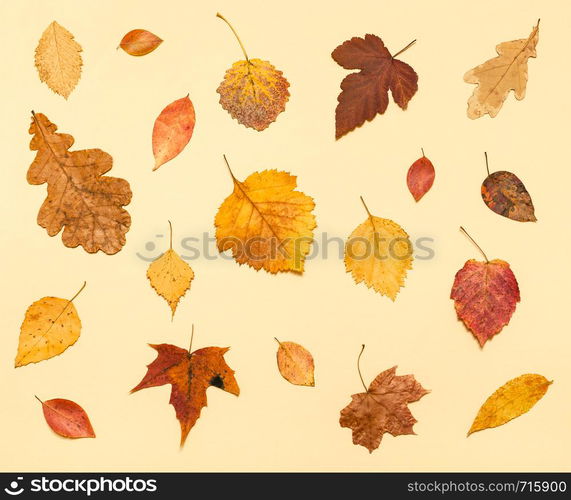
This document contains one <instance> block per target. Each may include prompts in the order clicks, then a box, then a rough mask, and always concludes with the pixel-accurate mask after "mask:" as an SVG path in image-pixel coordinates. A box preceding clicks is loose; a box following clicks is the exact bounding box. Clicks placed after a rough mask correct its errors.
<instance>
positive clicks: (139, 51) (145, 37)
mask: <svg viewBox="0 0 571 500" xmlns="http://www.w3.org/2000/svg"><path fill="white" fill-rule="evenodd" d="M161 43H163V41H162V40H161V39H160V38H159V37H158V36H157V35H155V34H154V33H151V32H150V31H147V30H140V29H137V30H132V31H129V33H127V34H126V35H125V36H124V37H123V39H122V40H121V43H120V44H119V47H121V48H122V49H123V50H124V51H125V52H127V54H129V55H132V56H145V55H147V54H149V53H150V52H152V51H153V50H155V49H156V48H157V47H158V46H159V45H160V44H161Z"/></svg>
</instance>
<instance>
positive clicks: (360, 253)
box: [345, 199, 413, 301]
mask: <svg viewBox="0 0 571 500" xmlns="http://www.w3.org/2000/svg"><path fill="white" fill-rule="evenodd" d="M361 200H362V199H361ZM364 203H365V202H364V201H363V204H364ZM365 209H366V210H367V215H368V217H367V220H365V222H363V223H362V224H360V225H359V226H357V228H356V229H355V230H354V231H353V232H352V233H351V235H350V236H349V238H348V239H347V242H346V243H345V269H346V270H347V272H348V273H349V272H350V273H351V274H352V276H353V279H354V280H355V283H361V282H363V283H365V285H367V287H368V288H373V289H374V290H375V291H376V292H379V293H380V294H381V295H386V296H387V297H389V298H390V299H391V300H393V301H394V300H395V299H396V296H397V294H398V292H399V290H400V288H401V287H402V286H403V285H404V280H405V278H406V274H407V271H408V270H409V269H411V268H412V260H413V257H412V243H411V241H410V239H409V237H408V234H407V233H406V231H405V230H404V229H403V228H402V227H400V226H399V225H398V224H397V223H396V222H393V221H392V220H390V219H383V218H381V217H375V216H373V215H371V213H370V212H369V210H368V209H367V207H366V205H365Z"/></svg>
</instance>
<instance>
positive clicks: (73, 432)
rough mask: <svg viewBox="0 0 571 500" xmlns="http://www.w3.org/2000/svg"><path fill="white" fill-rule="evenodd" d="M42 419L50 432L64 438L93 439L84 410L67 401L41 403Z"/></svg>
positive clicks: (52, 400)
mask: <svg viewBox="0 0 571 500" xmlns="http://www.w3.org/2000/svg"><path fill="white" fill-rule="evenodd" d="M36 399H37V400H38V401H39V402H40V403H42V409H43V411H44V418H45V419H46V422H47V424H48V425H49V426H50V428H51V429H52V431H54V432H55V433H56V434H59V435H60V436H62V437H65V438H71V439H78V438H94V437H95V432H94V431H93V427H92V426H91V422H90V421H89V417H88V416H87V413H85V410H84V409H83V408H82V407H81V406H79V405H78V404H77V403H74V402H73V401H70V400H69V399H59V398H58V399H50V400H48V401H42V400H41V399H40V398H38V397H37V396H36Z"/></svg>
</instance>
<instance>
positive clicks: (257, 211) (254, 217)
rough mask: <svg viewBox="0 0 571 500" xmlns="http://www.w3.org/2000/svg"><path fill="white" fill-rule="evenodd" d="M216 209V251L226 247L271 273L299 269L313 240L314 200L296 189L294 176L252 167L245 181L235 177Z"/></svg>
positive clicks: (236, 256) (243, 261)
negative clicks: (252, 170)
mask: <svg viewBox="0 0 571 500" xmlns="http://www.w3.org/2000/svg"><path fill="white" fill-rule="evenodd" d="M224 160H225V161H226V165H227V167H228V170H229V172H230V175H231V177H232V182H233V183H234V191H233V192H232V194H231V195H230V196H228V197H227V198H226V199H225V200H224V202H223V203H222V205H221V206H220V208H219V209H218V213H217V214H216V218H215V220H214V225H215V226H216V242H217V245H218V250H219V251H220V252H224V251H226V250H231V251H232V255H233V256H234V259H235V260H236V262H238V263H239V264H248V265H249V266H250V267H253V268H254V269H256V271H258V270H260V269H265V270H266V271H268V272H270V273H272V274H275V273H278V272H285V271H292V272H296V273H303V269H304V262H305V257H306V255H307V254H308V253H309V249H310V246H311V243H312V242H313V229H315V226H316V224H315V217H314V215H313V214H312V213H311V212H312V210H313V209H314V208H315V203H314V202H313V200H312V199H311V198H310V197H309V196H307V195H305V194H304V193H301V192H300V191H296V190H295V188H296V187H297V182H296V177H295V176H294V175H291V174H289V173H287V172H278V171H277V170H264V171H262V172H254V173H253V174H251V175H250V176H248V178H247V179H246V180H245V181H239V180H238V179H236V177H235V176H234V174H233V173H232V170H230V165H229V164H228V161H227V160H226V156H224Z"/></svg>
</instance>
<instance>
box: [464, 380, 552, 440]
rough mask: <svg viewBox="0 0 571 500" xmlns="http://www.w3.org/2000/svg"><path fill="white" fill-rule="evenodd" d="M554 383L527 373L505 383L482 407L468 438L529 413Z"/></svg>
mask: <svg viewBox="0 0 571 500" xmlns="http://www.w3.org/2000/svg"><path fill="white" fill-rule="evenodd" d="M552 383H553V381H549V380H547V379H546V378H545V377H544V376H543V375H538V374H535V373H526V374H525V375H520V376H519V377H516V378H514V379H512V380H510V381H509V382H507V383H505V384H504V385H502V386H501V387H500V388H499V389H498V390H497V391H496V392H494V393H493V394H492V395H491V396H490V397H489V398H488V399H487V400H486V402H485V403H484V404H483V405H482V407H481V408H480V410H479V411H478V415H476V418H475V420H474V423H473V424H472V427H470V430H469V431H468V436H469V435H470V434H472V433H474V432H478V431H482V430H484V429H490V428H492V427H498V426H500V425H503V424H505V423H507V422H509V421H510V420H513V419H514V418H517V417H519V416H520V415H523V414H524V413H527V412H528V411H529V410H531V409H532V408H533V407H534V406H535V404H536V403H537V402H538V401H539V400H540V399H541V398H542V397H543V396H545V393H546V392H547V389H549V386H550V385H551V384H552Z"/></svg>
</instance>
